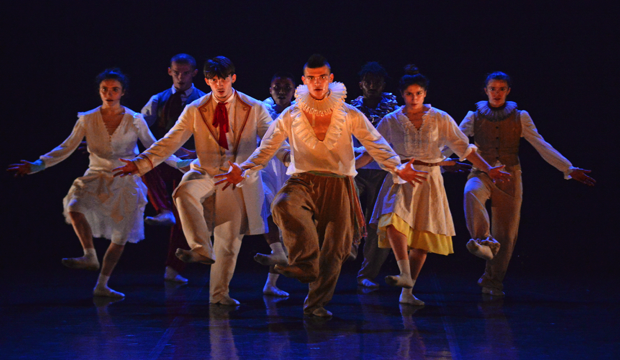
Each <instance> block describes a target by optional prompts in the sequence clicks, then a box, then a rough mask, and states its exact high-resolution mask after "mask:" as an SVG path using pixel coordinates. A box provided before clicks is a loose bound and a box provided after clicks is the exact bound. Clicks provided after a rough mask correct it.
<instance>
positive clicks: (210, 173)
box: [115, 56, 271, 306]
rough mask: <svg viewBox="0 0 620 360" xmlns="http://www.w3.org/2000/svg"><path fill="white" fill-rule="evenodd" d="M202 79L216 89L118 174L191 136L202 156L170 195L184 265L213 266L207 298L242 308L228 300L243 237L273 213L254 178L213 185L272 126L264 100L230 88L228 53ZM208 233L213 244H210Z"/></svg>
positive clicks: (143, 167) (259, 229) (149, 165)
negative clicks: (240, 183)
mask: <svg viewBox="0 0 620 360" xmlns="http://www.w3.org/2000/svg"><path fill="white" fill-rule="evenodd" d="M204 75H205V81H206V83H207V84H208V85H209V87H210V88H211V92H210V93H208V94H207V95H205V96H203V97H201V98H200V99H198V100H196V101H194V102H192V103H191V104H189V105H187V106H186V107H185V110H183V113H182V114H181V116H180V117H179V120H178V121H177V122H176V124H175V125H174V126H173V127H172V129H170V131H169V132H168V133H167V134H166V135H165V136H164V137H163V138H162V139H160V140H158V141H157V142H156V143H155V144H153V146H151V147H150V148H148V149H147V150H145V151H144V152H143V153H142V154H140V155H138V157H136V158H135V159H133V160H124V159H123V161H124V162H125V163H126V165H125V166H123V167H119V168H117V169H115V171H116V174H115V175H116V176H119V175H123V176H124V175H128V174H135V173H139V174H145V173H146V172H148V171H150V170H152V169H153V167H154V166H157V165H159V164H160V163H161V162H162V160H163V159H165V158H166V157H167V156H168V155H170V154H173V153H174V152H175V151H177V150H178V149H179V148H180V147H181V146H182V145H183V144H184V143H185V142H186V141H187V140H188V139H189V138H190V137H191V136H192V135H193V136H194V141H195V143H196V153H197V155H198V159H196V160H194V161H193V162H192V165H191V170H190V171H189V172H188V173H187V174H185V175H184V176H183V180H181V183H180V184H179V186H178V187H177V189H176V190H175V192H174V194H173V198H174V201H175V204H176V206H177V209H178V211H179V216H180V218H181V223H182V225H183V232H184V233H185V237H186V238H187V242H188V243H189V245H190V247H191V250H189V251H188V250H184V249H177V252H176V255H177V257H179V259H181V260H183V261H184V262H192V263H193V262H197V263H203V264H207V265H210V264H213V266H212V267H211V274H210V281H209V289H210V293H209V301H210V302H211V303H213V304H222V305H233V306H234V305H239V301H237V300H235V299H233V298H231V297H230V295H229V288H228V285H229V283H230V280H231V279H232V277H233V274H234V271H235V265H236V264H237V255H238V254H239V248H240V247H241V240H242V239H243V236H244V235H246V234H248V235H254V234H264V233H265V231H266V230H267V229H266V218H267V214H268V209H267V208H266V206H265V194H264V192H263V183H262V181H261V178H260V175H259V174H253V175H252V176H251V177H250V178H249V179H247V183H246V184H245V186H243V188H238V189H235V187H226V186H224V187H216V186H215V183H214V180H213V178H214V176H215V175H217V174H220V173H225V172H226V171H228V167H229V166H228V162H231V161H237V160H239V161H244V160H245V159H247V158H248V157H249V156H250V154H252V152H253V151H254V150H255V149H256V148H257V139H258V138H262V137H263V135H264V134H265V132H266V131H267V129H268V128H269V124H270V122H271V117H270V116H269V113H268V112H267V109H266V108H265V106H264V105H263V103H262V102H261V101H258V100H256V99H253V98H251V97H249V96H247V95H245V94H242V93H241V92H239V91H237V90H235V89H234V88H233V84H234V83H235V81H236V80H237V75H236V74H235V66H234V64H233V63H232V62H231V61H230V60H229V59H228V58H226V57H224V56H217V57H215V58H213V59H210V60H207V61H206V63H205V66H204ZM211 234H213V237H214V242H213V244H211Z"/></svg>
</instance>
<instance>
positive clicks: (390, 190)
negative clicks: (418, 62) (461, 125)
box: [358, 65, 510, 305]
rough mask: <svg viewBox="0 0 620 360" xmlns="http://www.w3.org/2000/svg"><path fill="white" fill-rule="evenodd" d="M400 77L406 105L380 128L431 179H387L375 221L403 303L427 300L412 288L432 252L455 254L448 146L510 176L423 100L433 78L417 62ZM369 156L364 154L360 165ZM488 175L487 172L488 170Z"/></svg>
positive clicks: (497, 174) (492, 173)
mask: <svg viewBox="0 0 620 360" xmlns="http://www.w3.org/2000/svg"><path fill="white" fill-rule="evenodd" d="M405 70H406V75H405V76H403V77H402V78H401V79H400V83H399V89H400V93H401V95H402V98H403V101H404V102H405V105H404V106H402V107H401V108H399V109H398V110H396V111H394V112H392V113H390V114H388V115H387V116H386V117H384V118H383V120H381V122H380V123H379V125H378V126H377V130H378V131H379V133H380V134H381V135H383V136H384V137H385V139H386V140H387V141H388V142H389V143H390V144H391V145H392V146H393V147H394V150H395V151H396V153H397V154H398V155H399V156H400V157H401V159H403V161H407V160H405V159H415V161H413V166H414V167H415V168H416V169H418V170H420V171H425V172H427V173H428V177H427V181H426V182H424V183H422V184H420V185H417V186H415V187H414V186H411V185H409V184H394V182H393V181H392V178H390V177H387V178H386V179H385V181H384V182H383V186H382V187H381V191H380V193H379V197H378V200H377V204H376V205H375V209H374V211H373V215H372V220H371V223H373V224H377V228H378V234H379V246H380V247H382V248H388V247H390V246H391V247H392V250H393V251H394V256H395V257H396V261H397V264H398V268H399V269H400V275H396V276H387V277H386V278H385V280H386V282H387V283H388V284H390V285H394V286H399V287H402V288H403V289H402V292H401V295H400V299H399V302H400V303H402V304H411V305H424V302H423V301H422V300H420V299H418V298H417V297H415V296H414V295H413V293H412V288H413V286H414V285H415V282H416V280H417V279H418V275H419V274H420V270H421V269H422V266H423V265H424V262H425V260H426V256H427V253H429V252H431V253H436V254H441V255H448V254H451V253H452V252H453V251H452V236H454V235H455V233H454V224H453V222H452V215H451V214H450V208H449V206H448V199H447V197H446V192H445V189H444V185H443V177H442V175H441V170H440V168H439V167H440V166H441V165H444V164H445V162H444V161H443V160H444V157H443V156H442V154H441V150H442V149H443V147H444V146H448V147H449V148H450V149H452V150H453V151H455V152H456V154H457V155H458V156H459V157H460V158H461V159H463V158H466V159H468V160H470V161H471V162H473V163H474V164H475V165H476V166H477V167H478V168H480V169H483V170H484V172H485V174H488V176H489V177H490V178H491V179H494V180H500V181H501V180H504V179H507V178H508V177H509V176H510V175H509V174H508V173H504V172H502V171H500V170H501V168H502V167H501V166H500V167H495V168H492V167H490V166H489V164H487V163H486V161H484V160H483V159H482V158H481V157H480V156H479V155H478V153H476V151H474V150H475V146H474V145H469V142H468V141H467V137H466V136H465V135H464V134H463V133H462V132H461V131H460V130H459V129H458V127H457V125H456V122H454V120H453V119H452V118H451V117H450V115H448V114H447V113H445V112H444V111H441V110H439V109H436V108H434V107H431V106H430V105H429V104H424V99H425V98H426V93H427V90H428V84H429V81H428V79H427V78H426V77H425V76H424V75H422V74H420V73H419V71H418V69H417V68H416V67H415V66H414V65H408V66H407V67H406V68H405ZM368 161H369V156H368V155H367V154H363V155H361V156H360V157H359V158H358V165H362V164H364V163H367V162H368ZM485 176H487V175H485Z"/></svg>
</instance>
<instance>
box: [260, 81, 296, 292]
mask: <svg viewBox="0 0 620 360" xmlns="http://www.w3.org/2000/svg"><path fill="white" fill-rule="evenodd" d="M294 91H295V80H293V76H292V75H290V74H285V73H276V74H275V75H273V77H272V78H271V85H270V86H269V93H270V94H271V96H270V97H269V98H267V99H265V100H264V101H263V103H264V104H265V106H266V107H267V110H268V111H269V115H271V118H272V119H274V120H275V119H276V118H277V117H278V116H279V115H280V114H281V113H282V111H284V109H286V108H287V107H289V106H290V105H291V99H292V98H293V93H294ZM261 175H262V178H263V183H264V184H265V196H266V197H267V199H266V200H267V204H268V205H269V206H271V204H272V203H273V199H274V197H275V195H276V194H277V193H278V191H279V190H280V189H281V188H282V186H283V185H284V182H285V181H286V180H287V179H288V177H289V176H288V175H286V166H285V165H284V164H283V163H282V162H281V161H280V160H278V159H275V158H274V159H271V160H270V161H269V163H268V164H267V166H266V167H265V169H263V171H262V172H261ZM267 224H268V226H269V232H268V233H267V234H265V235H264V236H265V240H266V241H267V244H269V247H270V248H271V254H269V255H266V254H260V253H259V254H256V256H254V260H256V261H257V262H258V263H260V264H263V265H266V266H269V275H268V276H267V281H266V282H265V286H264V287H263V295H270V296H279V297H287V296H289V294H288V293H287V292H286V291H283V290H281V289H279V288H278V287H277V286H276V282H277V281H278V277H279V276H280V274H279V273H278V272H277V271H275V265H276V264H278V263H280V264H287V263H288V258H287V255H286V251H285V250H284V246H283V245H282V239H281V236H280V230H279V229H278V227H277V226H276V224H274V222H273V217H272V216H269V218H267Z"/></svg>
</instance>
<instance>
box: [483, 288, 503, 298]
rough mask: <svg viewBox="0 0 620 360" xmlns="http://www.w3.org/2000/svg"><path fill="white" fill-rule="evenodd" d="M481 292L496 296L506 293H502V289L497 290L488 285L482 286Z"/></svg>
mask: <svg viewBox="0 0 620 360" xmlns="http://www.w3.org/2000/svg"><path fill="white" fill-rule="evenodd" d="M482 293H483V294H487V295H491V296H497V297H503V296H506V294H504V292H503V291H501V290H497V289H493V288H488V287H483V288H482Z"/></svg>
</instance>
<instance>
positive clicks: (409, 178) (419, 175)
mask: <svg viewBox="0 0 620 360" xmlns="http://www.w3.org/2000/svg"><path fill="white" fill-rule="evenodd" d="M414 160H415V159H411V160H409V162H408V163H407V164H405V167H404V168H402V169H401V170H399V169H395V171H396V174H397V175H398V177H400V178H401V179H403V180H405V181H406V182H408V183H410V184H411V186H415V184H414V182H416V183H418V184H421V183H422V181H426V176H425V175H428V172H426V171H419V170H416V169H414V168H413V161H414Z"/></svg>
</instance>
